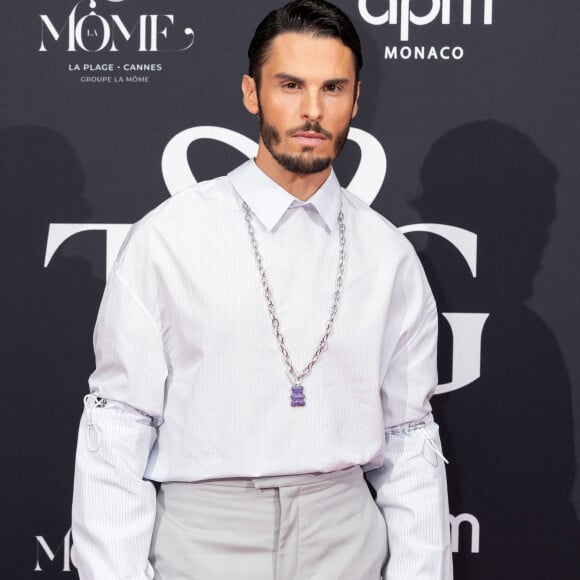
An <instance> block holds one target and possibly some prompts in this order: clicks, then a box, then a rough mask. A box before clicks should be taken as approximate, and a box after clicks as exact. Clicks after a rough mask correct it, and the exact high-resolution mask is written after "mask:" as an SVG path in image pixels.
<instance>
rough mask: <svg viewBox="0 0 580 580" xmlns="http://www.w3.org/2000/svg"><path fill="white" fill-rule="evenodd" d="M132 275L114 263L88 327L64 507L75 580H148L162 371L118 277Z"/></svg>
mask: <svg viewBox="0 0 580 580" xmlns="http://www.w3.org/2000/svg"><path fill="white" fill-rule="evenodd" d="M123 262H124V263H125V266H123ZM132 268H133V269H135V268H136V269H137V270H139V269H140V268H141V266H139V265H138V264H137V263H132V262H131V261H129V262H127V260H126V258H125V259H122V260H121V264H119V263H117V264H116V267H115V269H114V270H113V273H112V275H111V278H110V280H109V283H108V284H107V287H106V289H105V293H104V296H103V301H102V304H101V308H100V311H99V316H98V319H97V325H96V328H95V337H94V343H95V355H96V370H95V372H94V373H93V375H92V376H91V377H90V380H89V384H90V390H91V394H90V395H88V396H87V397H85V410H84V413H83V416H82V418H81V423H80V429H79V438H78V445H77V455H76V467H75V482H74V494H73V507H72V531H73V541H74V546H73V562H74V564H75V565H76V567H77V568H78V571H79V575H80V578H81V580H111V579H112V578H119V579H121V578H122V579H126V580H145V579H151V578H153V569H152V567H151V565H150V564H149V562H148V554H149V547H150V543H151V536H152V532H153V526H154V521H155V507H156V506H155V501H156V500H155V488H154V486H153V484H152V483H151V482H149V481H146V480H145V479H144V473H145V470H146V467H147V463H148V460H149V455H150V452H151V449H152V447H153V445H154V443H155V440H156V437H157V427H158V426H159V425H160V424H161V423H162V420H163V401H164V384H165V379H166V377H167V375H168V370H167V364H166V360H165V356H164V349H163V343H162V338H161V333H160V331H159V324H158V323H157V321H156V316H155V314H154V313H152V311H151V308H149V307H148V306H147V305H146V303H145V301H144V300H143V299H142V298H141V297H140V296H139V295H138V294H137V293H136V292H135V290H134V289H133V287H132V285H131V283H130V282H129V281H128V280H127V278H126V277H125V276H129V277H131V271H132ZM121 270H124V273H121ZM141 271H142V272H143V270H141Z"/></svg>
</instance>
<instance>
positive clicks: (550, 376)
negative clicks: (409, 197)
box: [414, 120, 580, 580]
mask: <svg viewBox="0 0 580 580" xmlns="http://www.w3.org/2000/svg"><path fill="white" fill-rule="evenodd" d="M557 178H558V173H557V169H556V167H555V166H554V164H553V163H552V162H551V161H550V160H548V159H547V158H546V157H545V156H544V155H543V153H542V152H541V151H540V149H539V148H538V147H537V146H536V145H535V144H534V143H533V142H532V141H531V140H530V139H529V138H528V137H527V136H526V135H524V134H522V133H521V132H519V131H517V130H516V129H514V128H512V127H510V126H508V125H505V124H501V123H498V122H495V121H491V120H489V121H481V122H474V123H470V124H468V125H464V126H461V127H458V128H456V129H454V130H452V131H450V132H449V133H447V134H445V135H444V136H443V137H441V138H440V139H438V140H437V141H436V142H435V143H434V144H433V146H432V148H431V149H430V151H429V153H428V155H427V157H426V159H425V161H424V164H423V167H422V171H421V181H422V195H421V197H420V198H419V199H418V200H416V201H415V202H414V205H415V207H416V208H417V210H418V211H419V213H420V215H421V218H422V221H423V222H436V223H444V224H449V225H455V226H459V227H462V228H466V229H468V230H471V231H473V232H475V233H476V234H477V235H478V275H477V278H476V279H473V278H472V277H471V275H470V273H469V272H468V269H467V267H466V265H465V263H464V262H463V261H462V259H461V258H458V254H457V252H456V250H455V249H454V248H452V247H451V246H450V245H449V244H448V243H446V242H445V241H442V240H439V239H437V238H436V237H435V236H432V237H430V239H429V242H428V244H427V246H426V249H425V250H424V251H423V252H421V258H422V261H423V264H424V266H425V269H426V271H427V275H428V277H429V280H430V282H431V284H432V286H433V291H434V293H435V297H436V299H437V302H438V306H439V310H440V311H443V312H487V313H490V315H489V319H488V320H487V322H486V325H485V327H484V331H483V337H482V359H481V360H482V372H481V377H480V378H479V379H478V380H476V381H475V382H474V383H472V384H470V385H469V386H467V387H465V388H463V389H460V390H458V391H455V392H452V393H449V394H445V395H440V396H438V397H435V399H434V400H433V403H434V408H435V412H436V414H437V417H438V420H439V422H440V423H441V427H442V436H443V441H444V444H445V447H446V453H447V455H448V456H449V459H450V460H451V465H450V466H449V468H448V477H449V487H450V503H451V513H452V514H454V515H458V514H462V513H469V514H473V515H474V516H475V517H476V518H477V519H478V520H479V522H480V526H481V528H480V530H481V536H480V552H479V553H473V554H472V553H470V552H471V538H470V534H469V526H468V525H467V524H462V527H461V531H460V542H459V552H458V553H457V554H455V555H454V562H455V574H456V580H489V579H490V578H494V579H496V580H503V579H505V580H520V579H521V580H524V579H525V580H546V579H548V578H553V579H558V580H578V579H579V578H580V527H579V523H578V520H577V518H576V515H575V511H574V508H573V505H572V503H571V494H572V486H573V480H574V475H575V459H574V447H573V423H572V403H571V388H570V381H569V377H568V373H567V370H566V366H565V363H564V360H563V357H562V354H561V352H560V349H559V346H558V344H557V341H556V339H555V337H554V335H553V333H552V332H551V330H550V328H549V327H548V326H547V325H546V324H545V323H544V322H543V321H542V320H541V319H540V317H539V316H538V315H537V314H536V313H535V312H533V311H532V310H531V309H530V308H529V307H528V306H527V305H526V302H525V301H526V300H527V299H528V298H529V297H530V296H531V294H532V290H533V281H534V276H535V275H536V273H537V272H538V271H539V270H540V268H541V261H542V254H543V250H544V248H545V246H546V244H547V242H548V239H549V233H550V226H551V224H552V222H553V221H554V219H555V217H556V189H555V187H556V181H557ZM451 347H452V340H451V332H450V329H449V328H448V327H447V326H446V325H445V326H443V325H442V327H441V338H440V360H439V362H440V375H441V376H440V381H441V382H447V381H448V380H450V374H451V369H450V367H451V365H450V362H449V361H450V360H451Z"/></svg>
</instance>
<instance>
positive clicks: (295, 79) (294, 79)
mask: <svg viewBox="0 0 580 580" xmlns="http://www.w3.org/2000/svg"><path fill="white" fill-rule="evenodd" d="M274 78H275V79H280V80H283V81H290V82H292V83H296V84H297V85H303V84H304V82H305V81H304V79H301V78H300V77H296V76H294V75H291V74H288V73H284V72H281V73H276V74H275V75H274ZM349 82H350V79H348V78H346V77H345V78H337V79H328V80H326V81H324V82H323V83H322V84H323V85H325V86H328V85H348V83H349Z"/></svg>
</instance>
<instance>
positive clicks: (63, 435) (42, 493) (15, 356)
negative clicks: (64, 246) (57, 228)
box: [0, 126, 103, 579]
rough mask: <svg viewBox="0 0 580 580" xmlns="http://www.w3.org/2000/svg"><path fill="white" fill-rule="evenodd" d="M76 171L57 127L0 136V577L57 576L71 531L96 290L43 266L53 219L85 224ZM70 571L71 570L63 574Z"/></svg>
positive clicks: (74, 273) (65, 262)
mask: <svg viewBox="0 0 580 580" xmlns="http://www.w3.org/2000/svg"><path fill="white" fill-rule="evenodd" d="M83 190H84V172H83V169H82V167H81V165H80V162H79V159H78V157H77V155H76V153H75V151H74V150H73V149H72V147H71V146H70V144H69V143H68V142H67V141H66V140H65V139H64V138H63V137H62V135H60V134H59V133H57V132H56V131H53V130H50V129H45V128H41V127H33V126H21V127H12V128H4V129H0V194H1V198H0V232H1V237H2V241H1V244H0V252H1V259H2V262H1V263H2V267H3V275H4V276H3V284H2V289H1V296H2V299H1V300H0V309H1V320H2V331H1V332H2V340H1V344H2V348H1V349H0V361H1V362H0V368H1V369H2V376H1V379H0V381H1V389H2V399H3V407H4V412H3V417H2V421H1V422H0V425H1V427H0V430H1V431H0V433H1V437H2V445H1V457H2V466H3V474H2V492H3V493H2V496H3V498H4V506H3V510H2V511H3V515H4V518H3V529H4V530H5V533H6V532H8V534H9V535H7V537H6V538H5V539H4V540H3V542H2V544H3V548H2V564H1V569H2V576H3V577H6V578H31V579H32V578H37V577H38V572H34V568H35V566H36V563H37V550H38V543H37V541H36V538H35V536H43V537H44V538H45V540H46V542H47V544H48V545H49V547H50V548H51V550H52V551H53V552H54V553H55V559H54V561H53V562H51V561H50V559H49V557H48V556H47V555H46V553H45V552H44V551H43V550H42V549H40V550H38V555H39V557H40V564H41V568H42V570H43V572H44V574H43V576H44V577H45V578H51V577H59V578H60V577H62V574H63V566H64V553H63V539H64V536H65V534H66V532H67V531H68V529H69V528H70V502H71V495H72V481H73V462H74V449H75V446H76V432H77V427H78V419H79V417H80V413H81V410H82V397H83V395H84V394H85V393H86V392H87V388H88V387H87V377H88V375H89V373H90V372H91V371H92V369H93V368H94V359H93V355H92V345H91V335H92V329H93V326H94V320H95V316H96V311H97V307H98V304H99V300H100V296H101V293H102V289H103V284H102V281H100V280H97V279H95V278H94V277H93V275H92V268H91V264H90V263H89V262H88V261H86V260H84V259H82V258H75V257H65V256H63V255H62V252H60V251H59V252H58V253H57V255H55V257H54V259H53V261H52V262H51V264H50V266H49V267H48V268H46V269H45V268H43V263H44V253H45V249H46V240H47V233H48V227H49V224H50V223H51V222H85V221H87V218H88V217H89V213H90V212H89V208H88V206H87V204H86V202H85V201H84V199H83ZM69 576H74V574H69Z"/></svg>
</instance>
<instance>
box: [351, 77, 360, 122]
mask: <svg viewBox="0 0 580 580" xmlns="http://www.w3.org/2000/svg"><path fill="white" fill-rule="evenodd" d="M359 96H360V81H358V83H357V84H356V91H355V94H354V104H353V106H352V115H351V116H350V118H351V119H354V118H355V117H356V114H357V113H358V98H359Z"/></svg>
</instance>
